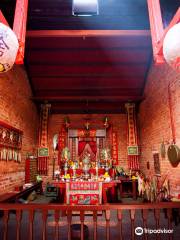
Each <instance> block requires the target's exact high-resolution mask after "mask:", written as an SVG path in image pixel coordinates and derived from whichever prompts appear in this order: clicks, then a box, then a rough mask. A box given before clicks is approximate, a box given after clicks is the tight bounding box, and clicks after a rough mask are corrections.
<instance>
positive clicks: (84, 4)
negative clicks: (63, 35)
mask: <svg viewBox="0 0 180 240" xmlns="http://www.w3.org/2000/svg"><path fill="white" fill-rule="evenodd" d="M72 14H73V15H74V16H93V15H98V14H99V5H98V0H73V2H72Z"/></svg>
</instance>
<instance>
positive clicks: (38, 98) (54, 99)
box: [31, 95, 144, 102]
mask: <svg viewBox="0 0 180 240" xmlns="http://www.w3.org/2000/svg"><path fill="white" fill-rule="evenodd" d="M31 99H32V100H33V101H36V102H43V101H48V102H58V101H65V100H67V101H69V100H78V101H81V100H85V101H86V100H88V101H90V100H94V101H98V100H106V101H107V100H117V101H120V102H126V101H135V102H139V101H142V100H143V99H144V97H143V96H133V95H132V96H128V95H127V96H119V95H118V96H115V95H112V96H110V95H109V96H99V95H98V96H83V95H82V96H59V95H58V96H35V97H32V98H31Z"/></svg>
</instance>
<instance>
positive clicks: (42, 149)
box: [38, 104, 51, 175]
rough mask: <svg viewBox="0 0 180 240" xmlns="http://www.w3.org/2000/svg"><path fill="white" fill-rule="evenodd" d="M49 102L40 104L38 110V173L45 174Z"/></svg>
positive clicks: (46, 167)
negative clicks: (39, 110) (39, 109)
mask: <svg viewBox="0 0 180 240" xmlns="http://www.w3.org/2000/svg"><path fill="white" fill-rule="evenodd" d="M50 106H51V105H50V104H42V105H41V112H40V127H39V148H38V173H39V174H43V175H47V172H48V147H47V146H48V117H49V109H50Z"/></svg>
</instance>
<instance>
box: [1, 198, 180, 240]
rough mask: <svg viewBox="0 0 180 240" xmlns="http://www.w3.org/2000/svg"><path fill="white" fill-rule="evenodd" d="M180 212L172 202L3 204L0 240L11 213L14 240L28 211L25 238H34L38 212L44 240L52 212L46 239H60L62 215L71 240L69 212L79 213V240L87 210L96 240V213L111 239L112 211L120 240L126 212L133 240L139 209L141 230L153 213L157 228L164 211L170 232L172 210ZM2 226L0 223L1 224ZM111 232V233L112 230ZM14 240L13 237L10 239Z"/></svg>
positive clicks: (6, 228) (170, 237) (170, 235)
mask: <svg viewBox="0 0 180 240" xmlns="http://www.w3.org/2000/svg"><path fill="white" fill-rule="evenodd" d="M173 208H176V209H180V203H178V202H176V203H173V202H166V203H163V202H161V203H146V204H142V203H141V204H104V205H78V206H72V205H65V204H62V205H61V204H8V203H7V204H6V203H0V210H1V211H3V217H2V218H1V219H0V221H3V229H0V232H1V231H2V232H3V240H6V239H8V234H9V232H10V231H11V229H10V228H9V226H8V222H9V216H10V214H11V213H12V210H13V213H14V211H15V213H16V218H15V219H16V233H15V234H16V239H17V240H20V239H21V234H20V232H21V228H22V223H23V220H22V215H23V212H24V211H26V212H28V216H29V218H28V224H29V226H28V229H29V232H28V233H27V236H26V239H27V240H28V239H29V240H33V239H34V224H33V223H34V216H35V212H36V211H37V210H38V212H39V210H40V211H41V216H42V217H41V221H42V227H41V228H39V231H42V232H41V236H42V239H43V240H46V239H47V227H46V226H47V222H48V211H51V212H53V214H54V216H53V219H54V228H53V230H54V233H53V234H52V236H51V238H50V239H55V240H58V239H61V231H59V229H60V227H59V223H60V221H61V215H62V214H66V217H67V236H66V237H67V238H68V240H71V224H72V213H73V211H76V212H77V211H78V212H79V220H80V226H81V227H80V229H81V234H80V239H81V240H83V239H84V231H83V229H84V223H85V219H86V215H85V211H91V212H92V226H93V229H94V232H93V234H92V236H93V239H94V240H97V239H98V237H99V239H102V238H101V236H97V232H98V227H97V222H98V214H97V213H98V212H99V211H103V212H104V213H105V221H106V225H105V232H106V240H109V239H110V236H111V227H110V222H111V211H112V210H113V211H114V210H116V211H117V233H118V234H119V237H118V239H120V240H122V239H123V231H122V229H123V224H122V220H123V211H129V214H130V226H129V229H130V228H131V239H135V238H136V235H135V219H136V211H137V210H141V212H142V220H143V226H142V227H143V228H148V224H147V219H148V211H149V210H154V221H155V224H156V228H157V229H159V228H160V210H161V209H165V210H166V213H167V214H166V215H167V223H168V225H167V228H168V229H172V216H171V213H172V209H173ZM1 227H2V224H1ZM113 231H115V230H113ZM168 236H169V239H173V235H172V234H168ZM160 237H161V235H160V234H156V239H160ZM13 239H15V238H13ZM23 239H24V238H23ZM143 239H145V240H146V239H148V234H144V235H143Z"/></svg>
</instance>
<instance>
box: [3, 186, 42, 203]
mask: <svg viewBox="0 0 180 240" xmlns="http://www.w3.org/2000/svg"><path fill="white" fill-rule="evenodd" d="M37 190H39V191H40V193H42V192H43V191H42V181H41V182H37V183H34V184H33V185H32V186H31V187H28V188H26V189H23V190H22V191H13V192H9V193H5V194H3V195H0V203H15V202H17V201H18V199H20V198H23V199H26V198H27V197H28V196H29V194H30V193H31V192H33V191H37Z"/></svg>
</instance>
